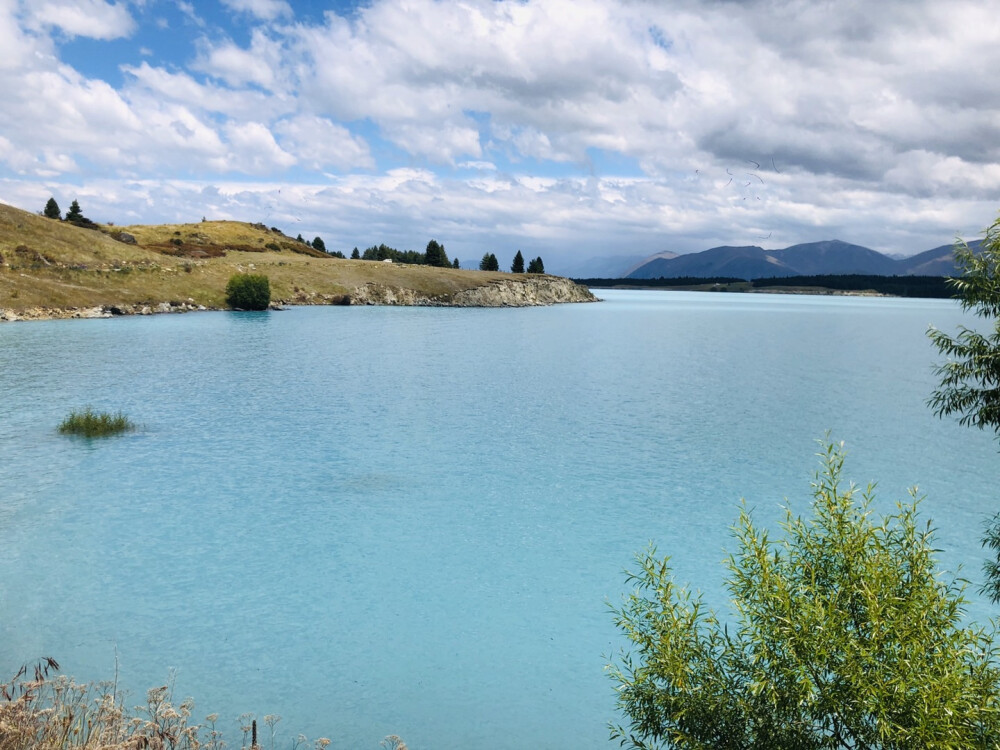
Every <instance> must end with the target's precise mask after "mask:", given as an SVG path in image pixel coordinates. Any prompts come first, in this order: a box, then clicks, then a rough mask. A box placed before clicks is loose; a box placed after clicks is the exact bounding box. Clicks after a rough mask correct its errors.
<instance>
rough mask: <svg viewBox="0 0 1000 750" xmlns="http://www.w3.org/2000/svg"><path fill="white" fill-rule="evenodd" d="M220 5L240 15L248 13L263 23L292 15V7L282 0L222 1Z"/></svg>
mask: <svg viewBox="0 0 1000 750" xmlns="http://www.w3.org/2000/svg"><path fill="white" fill-rule="evenodd" d="M222 4H223V5H225V6H226V7H228V8H232V9H233V10H235V11H238V12H241V13H250V14H251V15H253V16H255V17H257V18H259V19H261V20H263V21H273V20H274V19H275V18H279V17H281V16H290V15H292V7H291V6H290V5H289V4H288V3H286V2H285V1H284V0H222Z"/></svg>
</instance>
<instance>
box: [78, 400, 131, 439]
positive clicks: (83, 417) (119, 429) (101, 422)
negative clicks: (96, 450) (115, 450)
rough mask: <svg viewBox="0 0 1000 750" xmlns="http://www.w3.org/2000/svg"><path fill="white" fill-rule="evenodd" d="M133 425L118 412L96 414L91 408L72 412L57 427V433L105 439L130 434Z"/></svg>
mask: <svg viewBox="0 0 1000 750" xmlns="http://www.w3.org/2000/svg"><path fill="white" fill-rule="evenodd" d="M134 429H135V423H133V422H132V420H130V419H129V418H128V417H126V416H125V415H124V414H122V413H121V412H120V411H119V412H117V413H115V414H111V413H109V412H103V411H102V412H96V411H94V410H93V409H92V408H91V407H89V406H88V407H87V408H86V409H84V410H83V411H72V412H70V414H69V416H68V417H66V419H64V420H63V421H62V424H60V425H59V432H61V433H63V434H64V435H81V436H83V437H89V438H93V437H107V436H109V435H119V434H121V433H123V432H132V431H133V430H134Z"/></svg>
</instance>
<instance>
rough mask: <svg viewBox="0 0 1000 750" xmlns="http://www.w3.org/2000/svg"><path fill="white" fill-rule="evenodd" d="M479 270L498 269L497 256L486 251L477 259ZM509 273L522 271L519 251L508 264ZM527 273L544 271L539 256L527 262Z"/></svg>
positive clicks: (521, 257)
mask: <svg viewBox="0 0 1000 750" xmlns="http://www.w3.org/2000/svg"><path fill="white" fill-rule="evenodd" d="M479 270H480V271H499V270H500V263H499V262H498V261H497V256H495V255H494V254H493V253H486V254H485V255H484V256H483V259H482V260H481V261H479ZM510 272H511V273H524V256H523V255H521V251H520V250H518V251H517V255H515V256H514V262H513V263H511V265H510ZM528 273H545V264H544V263H542V258H541V256H539V257H537V258H535V259H534V260H532V261H529V262H528Z"/></svg>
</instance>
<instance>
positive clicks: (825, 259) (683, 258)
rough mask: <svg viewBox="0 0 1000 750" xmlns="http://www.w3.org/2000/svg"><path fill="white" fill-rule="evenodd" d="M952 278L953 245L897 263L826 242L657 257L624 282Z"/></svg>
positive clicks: (866, 250)
mask: <svg viewBox="0 0 1000 750" xmlns="http://www.w3.org/2000/svg"><path fill="white" fill-rule="evenodd" d="M980 244H981V241H980V240H975V241H973V242H970V243H969V246H970V247H972V248H973V249H974V250H975V249H978V248H979V245H980ZM671 256H672V257H671ZM956 273H957V271H956V269H955V261H954V246H953V245H942V246H941V247H935V248H933V249H932V250H926V251H925V252H922V253H918V254H917V255H913V256H911V257H909V258H901V259H898V258H891V257H889V256H888V255H884V254H882V253H880V252H877V251H875V250H872V249H871V248H867V247H862V246H861V245H852V244H850V243H849V242H841V241H840V240H826V241H824V242H808V243H805V244H802V245H792V246H791V247H786V248H783V249H780V250H765V249H764V248H762V247H758V246H756V245H745V246H742V247H730V246H723V247H713V248H711V249H710V250H704V251H702V252H700V253H690V254H688V255H674V254H673V253H657V254H656V255H652V256H650V257H649V258H647V259H645V260H644V261H642V262H640V263H638V264H636V265H634V266H633V267H632V268H631V269H630V270H629V271H627V272H626V273H625V274H624V277H625V278H629V279H658V278H660V277H664V278H675V277H682V276H694V277H713V276H729V277H733V278H738V279H760V278H768V277H774V276H815V275H822V274H863V275H868V276H954V275H956Z"/></svg>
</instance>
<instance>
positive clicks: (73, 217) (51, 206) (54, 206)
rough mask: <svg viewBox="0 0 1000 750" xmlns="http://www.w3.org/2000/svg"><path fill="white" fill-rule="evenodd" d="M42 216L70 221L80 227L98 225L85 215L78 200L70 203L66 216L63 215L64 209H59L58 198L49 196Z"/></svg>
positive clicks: (90, 227)
mask: <svg viewBox="0 0 1000 750" xmlns="http://www.w3.org/2000/svg"><path fill="white" fill-rule="evenodd" d="M42 216H44V217H45V218H46V219H56V220H58V221H68V222H69V223H70V224H76V225H77V226H78V227H85V228H87V229H92V228H96V227H97V224H95V223H94V222H92V221H91V220H90V219H88V218H87V217H86V216H84V215H83V211H82V210H81V209H80V204H79V202H78V201H76V200H74V201H73V202H72V203H70V204H69V211H67V212H66V216H65V217H63V215H62V211H60V210H59V204H58V203H56V199H55V198H49V200H48V201H47V202H46V204H45V208H44V209H43V210H42Z"/></svg>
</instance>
